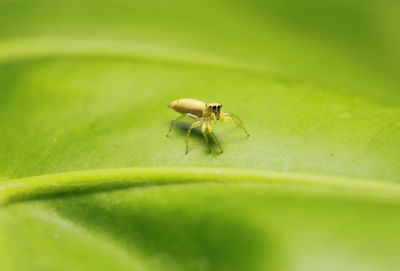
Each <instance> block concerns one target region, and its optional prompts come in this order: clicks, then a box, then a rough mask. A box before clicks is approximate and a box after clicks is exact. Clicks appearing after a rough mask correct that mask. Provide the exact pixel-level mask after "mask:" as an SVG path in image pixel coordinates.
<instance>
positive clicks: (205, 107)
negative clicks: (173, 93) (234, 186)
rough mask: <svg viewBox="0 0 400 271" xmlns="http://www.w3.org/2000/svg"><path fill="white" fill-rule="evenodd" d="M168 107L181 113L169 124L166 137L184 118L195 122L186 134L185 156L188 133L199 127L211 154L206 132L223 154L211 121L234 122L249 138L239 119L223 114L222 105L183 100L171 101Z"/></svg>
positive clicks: (189, 99)
mask: <svg viewBox="0 0 400 271" xmlns="http://www.w3.org/2000/svg"><path fill="white" fill-rule="evenodd" d="M168 107H170V108H172V109H174V110H175V111H177V112H179V113H181V114H182V115H181V116H179V117H178V118H177V119H175V120H173V121H172V122H171V125H170V127H169V131H168V134H167V136H169V134H170V133H171V130H172V126H173V125H174V123H175V122H176V121H178V120H180V119H182V118H184V117H189V118H191V119H194V120H195V122H193V123H192V125H191V126H190V128H189V130H188V132H187V134H186V154H187V153H188V152H189V136H190V133H191V131H192V129H193V128H196V127H199V126H201V132H202V134H203V137H204V140H205V141H206V143H207V144H208V146H209V150H210V152H211V147H210V144H209V142H208V137H207V132H208V133H209V134H210V136H211V137H212V139H213V140H214V141H215V143H216V144H217V145H218V147H219V148H220V150H221V153H222V152H223V150H222V147H221V145H220V144H219V141H218V139H217V137H216V136H215V134H214V132H213V130H212V126H211V121H217V120H221V121H230V122H234V123H235V124H236V125H237V126H238V127H240V128H242V129H243V130H244V131H245V133H246V134H247V135H248V136H250V135H249V133H248V132H247V130H246V128H245V127H244V126H243V124H242V121H241V120H240V119H239V117H237V116H235V115H233V114H230V113H223V112H222V110H221V108H222V105H221V104H219V103H205V102H202V101H199V100H196V99H191V98H183V99H178V100H175V101H173V102H172V103H171V104H169V105H168Z"/></svg>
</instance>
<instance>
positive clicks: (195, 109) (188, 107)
mask: <svg viewBox="0 0 400 271" xmlns="http://www.w3.org/2000/svg"><path fill="white" fill-rule="evenodd" d="M168 107H170V108H172V109H174V110H175V111H177V112H179V113H182V114H187V113H190V114H193V115H195V116H198V117H202V116H203V112H204V109H205V108H206V103H204V102H202V101H199V100H196V99H190V98H183V99H178V100H175V101H173V102H172V103H170V104H169V105H168Z"/></svg>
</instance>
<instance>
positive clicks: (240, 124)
mask: <svg viewBox="0 0 400 271" xmlns="http://www.w3.org/2000/svg"><path fill="white" fill-rule="evenodd" d="M221 119H222V121H230V122H234V123H235V124H236V126H237V127H239V128H242V129H243V131H244V132H245V133H246V135H247V136H250V134H249V132H247V129H246V128H245V127H244V126H243V121H242V120H241V119H240V118H239V117H238V116H236V115H234V114H232V113H223V114H222V118H221Z"/></svg>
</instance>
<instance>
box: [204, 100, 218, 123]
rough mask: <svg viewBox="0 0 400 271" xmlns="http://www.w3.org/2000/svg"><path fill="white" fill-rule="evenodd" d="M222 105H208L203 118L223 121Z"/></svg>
mask: <svg viewBox="0 0 400 271" xmlns="http://www.w3.org/2000/svg"><path fill="white" fill-rule="evenodd" d="M221 107H222V105H221V104H218V103H210V104H206V109H205V112H204V115H203V117H205V118H209V119H214V120H220V119H221Z"/></svg>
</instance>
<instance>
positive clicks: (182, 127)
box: [173, 122, 219, 154]
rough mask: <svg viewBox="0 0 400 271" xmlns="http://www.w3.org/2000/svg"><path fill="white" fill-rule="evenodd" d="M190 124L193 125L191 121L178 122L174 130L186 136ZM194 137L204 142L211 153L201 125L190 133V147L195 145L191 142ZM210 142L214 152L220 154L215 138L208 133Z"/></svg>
mask: <svg viewBox="0 0 400 271" xmlns="http://www.w3.org/2000/svg"><path fill="white" fill-rule="evenodd" d="M190 125H191V123H189V122H177V123H175V125H174V127H173V130H174V131H176V133H177V134H179V135H180V136H182V137H183V138H185V137H186V134H187V132H188V130H189V128H190ZM194 138H195V139H196V140H200V141H201V142H202V143H203V145H204V146H205V147H206V148H205V151H206V152H207V153H209V151H208V146H207V143H206V142H205V140H204V138H203V134H202V133H201V130H200V127H196V128H194V129H193V130H192V132H191V133H190V138H189V147H190V148H192V145H193V144H191V143H190V141H191V140H193V139H194ZM208 142H209V143H210V146H211V150H212V153H213V154H219V149H218V148H217V144H216V143H215V142H214V140H213V139H212V138H211V136H210V135H208Z"/></svg>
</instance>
